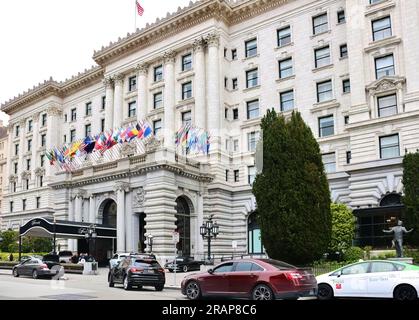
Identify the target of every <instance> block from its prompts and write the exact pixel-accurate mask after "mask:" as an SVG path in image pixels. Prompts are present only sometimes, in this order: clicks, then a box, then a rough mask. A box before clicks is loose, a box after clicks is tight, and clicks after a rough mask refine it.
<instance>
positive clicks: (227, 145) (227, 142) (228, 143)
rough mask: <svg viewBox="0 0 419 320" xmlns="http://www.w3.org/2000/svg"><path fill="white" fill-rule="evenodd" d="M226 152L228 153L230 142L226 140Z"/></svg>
mask: <svg viewBox="0 0 419 320" xmlns="http://www.w3.org/2000/svg"><path fill="white" fill-rule="evenodd" d="M226 151H227V152H230V140H229V139H226Z"/></svg>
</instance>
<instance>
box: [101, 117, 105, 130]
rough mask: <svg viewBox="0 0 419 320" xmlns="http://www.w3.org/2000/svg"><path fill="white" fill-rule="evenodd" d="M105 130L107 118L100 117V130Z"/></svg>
mask: <svg viewBox="0 0 419 320" xmlns="http://www.w3.org/2000/svg"><path fill="white" fill-rule="evenodd" d="M104 131H105V119H100V132H104Z"/></svg>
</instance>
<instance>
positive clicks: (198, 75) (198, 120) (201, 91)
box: [193, 39, 206, 129]
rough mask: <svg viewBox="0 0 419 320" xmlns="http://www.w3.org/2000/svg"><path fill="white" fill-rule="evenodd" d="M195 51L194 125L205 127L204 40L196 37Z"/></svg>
mask: <svg viewBox="0 0 419 320" xmlns="http://www.w3.org/2000/svg"><path fill="white" fill-rule="evenodd" d="M193 50H194V52H195V61H194V69H195V83H194V88H193V89H194V92H195V113H194V117H195V125H196V126H197V127H199V128H203V129H205V128H206V110H205V105H206V101H205V99H206V93H205V91H206V90H205V77H206V76H205V40H204V39H197V40H195V41H194V43H193Z"/></svg>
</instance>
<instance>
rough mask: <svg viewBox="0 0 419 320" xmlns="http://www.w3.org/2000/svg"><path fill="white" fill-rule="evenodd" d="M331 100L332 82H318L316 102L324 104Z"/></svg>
mask: <svg viewBox="0 0 419 320" xmlns="http://www.w3.org/2000/svg"><path fill="white" fill-rule="evenodd" d="M332 99H333V90H332V80H328V81H324V82H319V83H318V84H317V102H324V101H329V100H332Z"/></svg>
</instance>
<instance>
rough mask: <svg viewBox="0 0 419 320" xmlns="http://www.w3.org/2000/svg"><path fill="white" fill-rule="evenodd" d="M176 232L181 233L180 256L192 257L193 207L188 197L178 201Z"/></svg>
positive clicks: (178, 245)
mask: <svg viewBox="0 0 419 320" xmlns="http://www.w3.org/2000/svg"><path fill="white" fill-rule="evenodd" d="M176 219H177V220H176V231H177V232H179V243H178V244H177V250H178V255H184V256H189V255H191V207H190V205H189V203H188V201H187V199H186V197H183V196H182V197H179V198H177V199H176Z"/></svg>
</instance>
